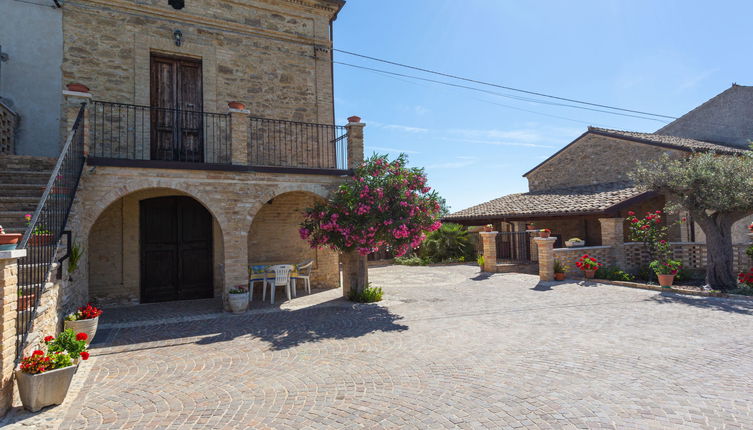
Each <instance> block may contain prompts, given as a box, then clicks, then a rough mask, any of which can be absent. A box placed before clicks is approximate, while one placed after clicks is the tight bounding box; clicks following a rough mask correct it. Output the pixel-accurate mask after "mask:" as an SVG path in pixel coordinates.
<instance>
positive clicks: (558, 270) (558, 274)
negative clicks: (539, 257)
mask: <svg viewBox="0 0 753 430" xmlns="http://www.w3.org/2000/svg"><path fill="white" fill-rule="evenodd" d="M568 270H570V268H569V267H567V266H566V265H565V264H564V263H562V262H561V261H559V260H554V280H555V281H564V280H565V273H567V271H568Z"/></svg>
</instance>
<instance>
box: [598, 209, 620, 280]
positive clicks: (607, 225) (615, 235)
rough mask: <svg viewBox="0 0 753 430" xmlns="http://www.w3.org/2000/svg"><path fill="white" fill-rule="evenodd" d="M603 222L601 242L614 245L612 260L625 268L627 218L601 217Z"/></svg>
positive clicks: (600, 219) (605, 244) (600, 220)
mask: <svg viewBox="0 0 753 430" xmlns="http://www.w3.org/2000/svg"><path fill="white" fill-rule="evenodd" d="M599 222H600V223H601V244H602V245H604V246H611V247H612V260H613V261H612V262H613V263H614V265H615V266H617V267H619V268H620V269H623V270H624V269H625V264H626V263H627V262H626V260H625V232H624V226H625V218H599Z"/></svg>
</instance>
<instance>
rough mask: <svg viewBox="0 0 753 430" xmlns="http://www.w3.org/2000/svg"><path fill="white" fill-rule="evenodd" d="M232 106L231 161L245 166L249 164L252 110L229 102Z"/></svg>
mask: <svg viewBox="0 0 753 430" xmlns="http://www.w3.org/2000/svg"><path fill="white" fill-rule="evenodd" d="M229 106H230V108H229V109H228V113H230V146H231V153H232V155H231V160H230V161H231V162H232V163H233V164H237V165H241V166H245V165H248V164H249V163H248V132H249V127H250V124H249V122H248V121H249V120H248V118H249V116H250V115H251V112H250V111H249V110H248V109H246V106H245V105H243V104H241V103H238V102H232V103H230V104H229Z"/></svg>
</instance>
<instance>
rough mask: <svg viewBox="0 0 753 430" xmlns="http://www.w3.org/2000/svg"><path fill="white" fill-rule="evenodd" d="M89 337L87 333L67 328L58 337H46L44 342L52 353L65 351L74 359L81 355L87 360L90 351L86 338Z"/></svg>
mask: <svg viewBox="0 0 753 430" xmlns="http://www.w3.org/2000/svg"><path fill="white" fill-rule="evenodd" d="M88 338H89V336H88V335H87V334H86V333H76V332H74V331H73V330H71V329H67V330H64V331H63V332H61V333H60V334H58V337H53V336H47V337H45V338H44V343H45V345H47V351H49V352H50V353H56V352H65V353H66V354H68V355H70V357H71V358H73V359H75V358H79V357H81V359H82V360H87V359H88V358H89V352H87V351H86V339H88Z"/></svg>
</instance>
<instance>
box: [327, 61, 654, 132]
mask: <svg viewBox="0 0 753 430" xmlns="http://www.w3.org/2000/svg"><path fill="white" fill-rule="evenodd" d="M333 63H334V64H339V65H342V66H347V67H353V68H356V69H362V70H368V71H372V72H378V73H384V74H388V75H393V76H400V77H403V78H410V79H418V80H421V81H426V82H432V83H435V84H440V85H447V86H450V87H456V88H463V89H467V90H472V91H477V92H480V93H484V94H491V95H495V96H500V97H507V98H511V99H514V100H524V101H529V102H533V103H542V104H547V105H552V106H564V107H571V108H576V109H583V110H588V111H593V112H601V113H606V114H610V115H619V116H626V117H631V118H639V119H645V120H649V121H658V122H661V123H667V121H666V120H662V119H658V118H647V117H645V116H640V115H632V114H628V113H622V112H612V111H608V110H603V109H595V108H590V107H585V106H576V105H571V104H565V103H554V102H546V101H542V100H536V99H531V98H527V97H518V96H511V95H509V94H503V93H499V92H496V91H490V90H485V89H483V88H476V87H471V86H468V85H462V84H454V83H452V82H445V81H439V80H436V79H430V78H422V77H420V76H413V75H406V74H404V73H397V72H390V71H387V70H380V69H375V68H372V67H366V66H359V65H357V64H351V63H344V62H342V61H333Z"/></svg>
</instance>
